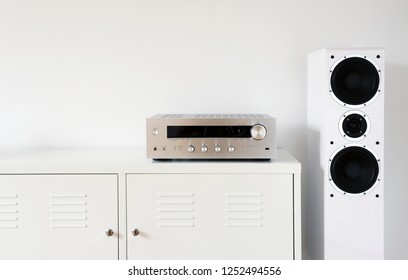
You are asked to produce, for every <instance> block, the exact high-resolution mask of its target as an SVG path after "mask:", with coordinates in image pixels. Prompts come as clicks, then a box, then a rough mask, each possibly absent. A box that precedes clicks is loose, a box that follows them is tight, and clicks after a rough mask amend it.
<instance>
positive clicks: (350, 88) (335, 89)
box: [330, 56, 380, 106]
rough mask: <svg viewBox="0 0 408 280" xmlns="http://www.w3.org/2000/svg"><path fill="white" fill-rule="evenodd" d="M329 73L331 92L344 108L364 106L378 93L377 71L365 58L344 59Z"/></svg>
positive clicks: (378, 78) (378, 76) (378, 79)
mask: <svg viewBox="0 0 408 280" xmlns="http://www.w3.org/2000/svg"><path fill="white" fill-rule="evenodd" d="M330 72H331V77H330V86H331V92H332V94H333V95H334V97H335V98H336V99H337V100H338V102H339V103H341V104H343V105H344V106H347V105H351V106H364V105H366V104H367V103H368V102H370V101H371V100H372V99H373V98H374V97H375V96H376V95H377V93H379V84H380V75H379V70H378V69H377V67H376V66H375V65H374V64H373V63H372V62H371V61H370V60H368V59H367V58H364V57H358V56H353V57H345V58H343V59H342V60H341V61H339V62H338V63H337V64H335V65H334V66H333V68H332V69H331V70H330Z"/></svg>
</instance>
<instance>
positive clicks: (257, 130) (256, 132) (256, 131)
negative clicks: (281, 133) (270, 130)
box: [251, 124, 266, 140]
mask: <svg viewBox="0 0 408 280" xmlns="http://www.w3.org/2000/svg"><path fill="white" fill-rule="evenodd" d="M251 136H252V138H253V139H255V140H262V139H264V138H265V136H266V128H265V127H264V126H263V125H261V124H256V125H254V126H253V127H251Z"/></svg>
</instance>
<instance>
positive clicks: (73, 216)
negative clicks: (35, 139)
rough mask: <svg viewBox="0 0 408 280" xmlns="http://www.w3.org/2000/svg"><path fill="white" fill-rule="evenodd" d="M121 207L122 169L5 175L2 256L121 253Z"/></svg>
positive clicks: (1, 180)
mask: <svg viewBox="0 0 408 280" xmlns="http://www.w3.org/2000/svg"><path fill="white" fill-rule="evenodd" d="M117 211H118V210H117V176H116V175H0V248H1V250H0V258H1V259H118V235H117V229H118V217H117ZM109 229H111V230H112V232H113V235H111V236H108V235H107V234H106V232H107V231H108V230H109Z"/></svg>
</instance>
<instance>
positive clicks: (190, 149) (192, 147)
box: [187, 145, 195, 153]
mask: <svg viewBox="0 0 408 280" xmlns="http://www.w3.org/2000/svg"><path fill="white" fill-rule="evenodd" d="M187 151H188V152H189V153H192V152H194V151H195V148H194V146H193V145H190V146H188V147H187Z"/></svg>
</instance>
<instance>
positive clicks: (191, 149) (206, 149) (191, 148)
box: [187, 145, 235, 153]
mask: <svg viewBox="0 0 408 280" xmlns="http://www.w3.org/2000/svg"><path fill="white" fill-rule="evenodd" d="M187 151H188V152H189V153H193V152H194V151H195V147H194V146H193V145H190V146H188V147H187ZM207 151H208V147H207V146H202V147H201V152H203V153H206V152H207ZM214 151H215V152H216V153H219V152H221V146H215V147H214ZM234 151H235V147H234V146H228V152H230V153H232V152H234Z"/></svg>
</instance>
